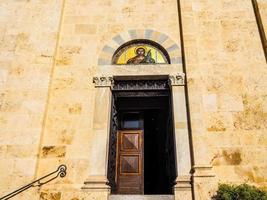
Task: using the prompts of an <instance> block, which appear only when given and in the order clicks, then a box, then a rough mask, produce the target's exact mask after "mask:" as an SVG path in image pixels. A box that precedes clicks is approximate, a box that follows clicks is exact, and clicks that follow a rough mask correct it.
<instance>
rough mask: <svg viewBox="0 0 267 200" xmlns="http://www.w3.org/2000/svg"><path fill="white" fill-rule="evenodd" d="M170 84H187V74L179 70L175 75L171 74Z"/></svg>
mask: <svg viewBox="0 0 267 200" xmlns="http://www.w3.org/2000/svg"><path fill="white" fill-rule="evenodd" d="M169 84H170V86H185V74H184V73H182V72H179V73H177V74H174V75H169Z"/></svg>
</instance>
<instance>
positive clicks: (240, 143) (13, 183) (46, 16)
mask: <svg viewBox="0 0 267 200" xmlns="http://www.w3.org/2000/svg"><path fill="white" fill-rule="evenodd" d="M181 8H182V17H183V18H182V19H183V33H184V44H185V56H186V68H187V77H188V87H189V106H190V112H191V113H190V115H191V128H192V134H193V147H194V156H195V164H196V165H207V164H211V165H212V166H214V171H215V174H216V178H217V180H218V181H220V182H236V183H240V182H244V181H248V182H250V183H255V184H257V185H259V186H266V185H267V177H266V170H267V163H266V162H267V161H266V153H267V150H266V144H267V137H266V133H265V130H266V128H267V127H266V124H267V104H266V102H267V101H266V95H267V89H266V80H267V77H266V74H267V66H266V62H265V58H264V54H263V50H262V45H261V41H260V37H259V34H258V28H257V24H256V21H255V16H254V13H253V8H252V5H251V1H250V0H216V1H214V0H181ZM0 13H1V14H0V41H1V43H0V64H1V65H0V95H1V96H0V103H1V104H0V111H1V114H0V133H1V134H0V172H1V173H0V180H1V181H0V196H2V194H3V193H5V192H6V191H11V190H12V189H16V188H17V187H19V186H20V185H23V184H24V183H28V182H29V181H30V180H32V179H33V178H36V177H40V176H42V175H45V174H47V173H49V172H51V171H53V170H55V168H57V167H58V165H59V164H61V163H65V164H66V165H67V166H68V175H67V177H66V178H64V179H58V180H56V181H54V182H53V183H51V184H48V185H46V186H44V187H43V188H42V190H40V191H37V190H31V191H32V193H34V194H36V195H35V197H32V196H30V195H31V193H27V194H26V196H25V199H27V198H28V199H35V198H36V199H38V198H39V196H41V199H42V200H43V199H56V200H59V199H64V200H69V199H72V200H77V199H82V198H86V199H90V198H91V199H93V198H95V197H91V196H90V195H91V194H90V193H88V194H86V193H84V194H83V193H82V190H81V187H82V186H83V183H84V181H85V180H86V178H87V177H88V175H89V174H91V173H92V171H94V170H96V171H97V169H96V167H94V163H92V162H90V158H92V157H93V158H92V160H97V159H98V157H97V156H98V155H97V152H98V151H99V152H101V149H97V148H95V147H97V144H98V143H101V142H103V141H101V138H99V140H97V141H93V142H92V140H91V137H92V131H93V113H94V105H95V104H97V103H98V100H96V102H95V94H96V90H95V88H94V85H93V83H92V78H93V76H94V75H95V74H96V73H99V70H98V69H101V70H102V72H104V71H105V69H107V71H110V68H109V67H110V66H108V65H106V66H105V65H104V66H101V67H100V66H98V61H99V57H100V53H101V52H102V49H103V47H104V46H105V45H106V44H110V43H112V42H115V41H112V38H113V37H114V36H116V35H118V34H121V33H125V32H127V31H128V30H133V29H134V30H137V34H139V33H138V30H146V29H149V30H155V31H158V32H161V33H164V34H166V35H168V36H169V37H170V38H171V39H172V40H173V41H174V42H175V43H176V44H178V45H179V44H180V39H179V24H178V14H177V2H176V0H160V1H159V0H156V1H155V0H154V1H152V0H144V1H130V0H127V1H125V0H95V1H92V0H75V1H74V0H62V1H60V0H47V1H34V2H33V1H26V0H25V1H24V0H21V1H8V2H7V1H0ZM61 14H62V21H61V23H60V19H61ZM265 18H266V17H265V16H264V17H263V21H264V23H265V21H267V20H266V19H265ZM141 32H142V31H141ZM57 33H59V37H57ZM104 56H105V55H104ZM53 58H55V60H53ZM54 61H55V62H54ZM116 69H117V70H119V69H122V68H119V67H118V68H116ZM101 70H100V71H101ZM123 70H124V71H125V72H127V71H128V72H129V71H130V70H128V69H126V68H124V69H123ZM134 73H135V74H138V71H135V72H134ZM103 123H107V122H103ZM98 125H99V124H95V126H96V127H97V126H98ZM101 125H102V124H101ZM101 125H100V126H101ZM90 152H95V154H91V155H90ZM92 169H94V170H92ZM2 172H4V173H2ZM2 180H5V181H2ZM197 189H198V190H199V191H200V192H201V190H203V194H204V192H206V191H205V188H201V187H197ZM199 194H201V193H199ZM27 195H29V197H27ZM104 195H105V194H101V193H100V197H103V196H104ZM100 197H99V199H100ZM18 199H22V197H18ZM203 199H205V200H206V198H203Z"/></svg>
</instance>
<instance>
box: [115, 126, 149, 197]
mask: <svg viewBox="0 0 267 200" xmlns="http://www.w3.org/2000/svg"><path fill="white" fill-rule="evenodd" d="M117 145H118V146H117V150H118V155H117V193H119V194H143V192H144V173H143V165H144V162H143V154H144V151H143V131H142V130H123V131H118V143H117Z"/></svg>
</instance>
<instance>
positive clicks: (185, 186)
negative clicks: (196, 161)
mask: <svg viewBox="0 0 267 200" xmlns="http://www.w3.org/2000/svg"><path fill="white" fill-rule="evenodd" d="M169 82H170V86H171V90H172V102H173V117H174V126H175V127H174V131H175V145H176V168H177V179H176V183H175V186H174V191H175V200H192V184H191V155H190V143H189V131H188V120H187V109H186V96H185V74H184V73H178V74H175V75H170V76H169Z"/></svg>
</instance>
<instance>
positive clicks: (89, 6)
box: [37, 0, 180, 199]
mask: <svg viewBox="0 0 267 200" xmlns="http://www.w3.org/2000/svg"><path fill="white" fill-rule="evenodd" d="M159 13H164V15H163V14H161V15H159ZM133 29H134V30H136V34H137V35H138V34H140V33H141V32H143V33H144V31H143V30H145V29H151V30H157V31H159V32H162V33H165V34H167V35H168V36H169V37H170V38H172V39H173V40H174V41H175V42H176V43H177V44H179V43H180V42H179V26H178V14H177V5H176V1H175V0H164V1H150V0H146V1H121V0H115V1H114V0H101V1H91V0H76V1H73V0H66V1H65V8H64V13H63V21H62V29H61V32H60V40H59V47H58V49H59V51H58V54H57V56H56V66H55V68H54V71H53V75H52V82H51V88H50V91H49V94H50V98H49V103H48V113H47V116H46V120H45V130H44V135H43V138H42V143H41V152H40V162H39V165H38V170H37V171H38V175H41V174H46V173H47V172H49V171H51V169H53V167H54V166H57V165H58V164H59V163H65V164H66V165H67V166H68V175H67V177H66V178H64V179H63V180H59V181H58V182H57V183H58V185H57V183H56V187H59V189H57V190H56V192H60V195H61V197H62V199H71V198H74V197H78V196H79V194H78V193H79V192H81V187H82V186H83V184H84V181H85V180H86V179H87V178H88V176H89V175H90V174H97V173H98V171H97V170H100V171H102V168H103V166H101V167H102V168H101V169H99V167H96V166H98V165H97V163H95V162H92V161H93V160H99V159H103V158H102V157H99V154H100V153H102V151H103V149H102V148H99V146H100V144H102V143H106V141H104V140H103V138H102V139H101V137H100V136H93V128H94V127H101V126H102V124H94V125H93V113H94V111H95V110H94V106H95V105H97V104H98V102H95V94H96V89H95V88H94V85H93V76H94V75H95V74H96V73H99V72H97V71H98V68H99V67H100V66H98V60H99V56H100V53H101V51H102V49H103V47H104V46H105V45H106V44H108V43H110V42H111V41H112V39H113V38H114V37H115V36H116V35H118V34H121V33H125V32H126V33H127V32H128V31H129V30H133ZM139 30H140V32H139ZM122 37H124V35H123V34H122ZM142 37H144V35H143V36H142ZM113 42H115V41H113ZM126 42H127V41H126ZM111 43H112V42H111ZM110 63H111V60H110ZM109 67H110V66H108V65H106V66H102V67H101V69H102V74H103V73H105V68H106V69H107V71H108V70H110V69H109ZM100 74H101V72H100ZM97 101H102V99H99V100H97ZM101 112H102V111H101ZM96 115H97V116H100V118H99V119H98V120H97V121H100V122H101V115H102V114H101V113H96ZM105 115H106V113H103V116H105ZM102 119H104V118H102ZM101 123H103V124H107V123H109V122H106V121H104V120H102V122H101ZM93 126H94V127H93ZM95 129H97V128H95ZM92 138H96V139H95V140H94V141H92ZM90 152H91V154H90ZM101 163H102V162H101ZM62 188H64V189H62ZM53 189H55V182H54V183H52V184H50V185H47V186H45V187H44V188H43V191H44V192H45V193H46V195H48V196H49V193H51V192H52V193H53ZM74 191H76V193H74ZM77 192H78V193H77ZM88 195H89V194H88ZM102 195H104V194H102ZM87 198H88V199H90V196H88V197H87ZM92 198H93V197H92Z"/></svg>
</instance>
